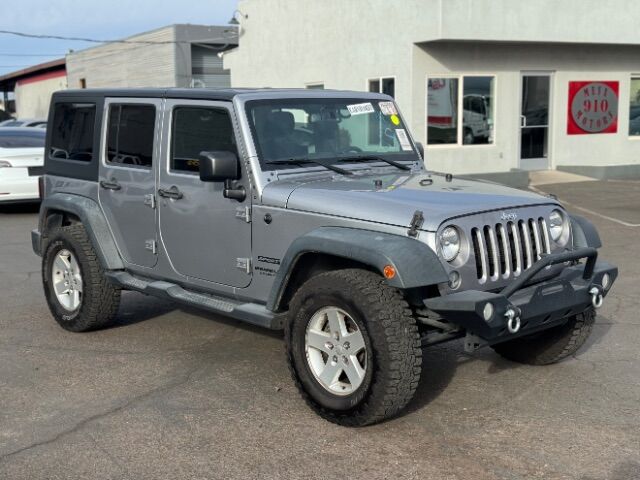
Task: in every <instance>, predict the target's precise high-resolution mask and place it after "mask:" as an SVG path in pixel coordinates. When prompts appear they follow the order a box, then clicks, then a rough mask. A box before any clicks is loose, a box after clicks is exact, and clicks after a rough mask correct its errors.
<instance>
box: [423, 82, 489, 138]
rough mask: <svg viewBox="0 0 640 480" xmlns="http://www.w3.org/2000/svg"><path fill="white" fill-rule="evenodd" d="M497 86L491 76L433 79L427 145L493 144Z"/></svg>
mask: <svg viewBox="0 0 640 480" xmlns="http://www.w3.org/2000/svg"><path fill="white" fill-rule="evenodd" d="M494 85H495V77H489V76H476V75H473V76H472V75H469V76H462V77H434V78H429V79H428V81H427V144H428V145H472V144H491V143H493V136H494V128H493V127H494V111H495V109H494V97H495V95H494ZM461 86H462V88H460V87H461Z"/></svg>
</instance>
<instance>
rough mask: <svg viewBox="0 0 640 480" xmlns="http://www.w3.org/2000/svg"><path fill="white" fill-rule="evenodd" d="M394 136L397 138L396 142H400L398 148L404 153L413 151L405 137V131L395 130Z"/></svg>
mask: <svg viewBox="0 0 640 480" xmlns="http://www.w3.org/2000/svg"><path fill="white" fill-rule="evenodd" d="M396 136H397V137H398V141H399V142H400V148H402V150H405V151H411V150H413V147H412V146H411V142H410V141H409V136H408V135H407V131H406V130H405V129H404V128H396Z"/></svg>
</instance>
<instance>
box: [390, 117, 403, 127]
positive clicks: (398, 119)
mask: <svg viewBox="0 0 640 480" xmlns="http://www.w3.org/2000/svg"><path fill="white" fill-rule="evenodd" d="M389 118H390V119H391V123H393V124H394V125H396V126H397V125H400V118H399V117H398V115H391V116H390V117H389Z"/></svg>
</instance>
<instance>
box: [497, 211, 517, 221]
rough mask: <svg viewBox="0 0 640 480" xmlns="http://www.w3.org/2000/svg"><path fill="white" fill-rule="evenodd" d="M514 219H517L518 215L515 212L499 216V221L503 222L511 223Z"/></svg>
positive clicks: (503, 213)
mask: <svg viewBox="0 0 640 480" xmlns="http://www.w3.org/2000/svg"><path fill="white" fill-rule="evenodd" d="M516 218H518V214H517V213H515V212H502V213H501V214H500V220H502V221H503V222H513V221H514V220H515V219H516Z"/></svg>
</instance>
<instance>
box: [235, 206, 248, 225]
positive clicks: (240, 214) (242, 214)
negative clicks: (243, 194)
mask: <svg viewBox="0 0 640 480" xmlns="http://www.w3.org/2000/svg"><path fill="white" fill-rule="evenodd" d="M236 218H241V219H243V220H244V221H245V222H247V223H251V207H249V206H246V207H238V208H237V209H236Z"/></svg>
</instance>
